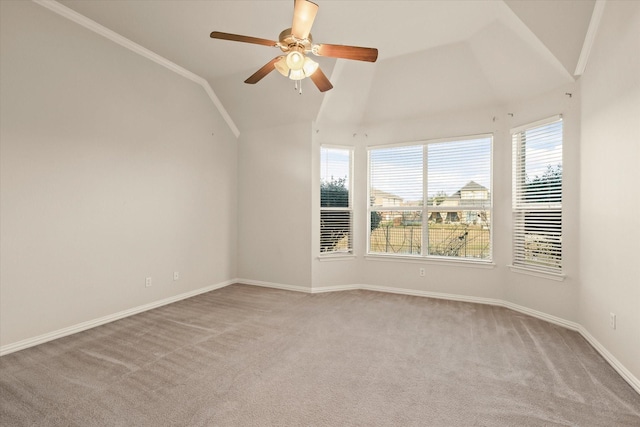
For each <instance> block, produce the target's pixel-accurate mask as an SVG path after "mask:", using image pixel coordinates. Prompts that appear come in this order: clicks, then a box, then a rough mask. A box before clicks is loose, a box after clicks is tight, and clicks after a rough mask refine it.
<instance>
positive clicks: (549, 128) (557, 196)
mask: <svg viewBox="0 0 640 427" xmlns="http://www.w3.org/2000/svg"><path fill="white" fill-rule="evenodd" d="M562 140H563V128H562V118H560V117H554V118H552V119H549V120H547V121H545V122H542V123H537V124H534V125H532V126H531V127H528V128H524V129H519V130H518V131H516V132H514V133H513V134H512V142H513V265H514V266H520V267H527V268H532V269H536V270H541V271H548V272H554V273H560V272H561V270H562Z"/></svg>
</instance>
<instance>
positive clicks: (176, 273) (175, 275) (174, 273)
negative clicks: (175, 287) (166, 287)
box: [173, 271, 180, 280]
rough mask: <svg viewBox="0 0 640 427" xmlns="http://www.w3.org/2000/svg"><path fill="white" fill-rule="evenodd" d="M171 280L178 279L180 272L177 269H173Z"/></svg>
mask: <svg viewBox="0 0 640 427" xmlns="http://www.w3.org/2000/svg"><path fill="white" fill-rule="evenodd" d="M173 280H180V272H179V271H174V272H173Z"/></svg>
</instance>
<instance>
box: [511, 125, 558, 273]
mask: <svg viewBox="0 0 640 427" xmlns="http://www.w3.org/2000/svg"><path fill="white" fill-rule="evenodd" d="M555 123H560V124H561V131H560V135H559V137H560V144H561V148H562V154H561V156H560V167H561V171H562V175H561V180H560V192H559V199H560V200H559V201H557V200H554V201H542V202H541V201H529V202H527V201H526V200H523V199H524V196H525V194H524V186H525V180H526V156H525V155H523V150H524V149H525V148H526V144H527V141H526V139H523V138H522V135H523V134H524V132H527V131H530V130H534V129H536V128H541V127H544V126H548V125H552V124H555ZM564 131H565V126H564V119H563V117H562V115H561V114H558V115H554V116H551V117H548V118H546V119H542V120H538V121H535V122H532V123H527V124H525V125H522V126H518V127H516V128H513V129H511V131H510V134H511V142H512V169H511V173H512V195H511V196H512V202H511V225H512V232H511V245H512V248H511V264H510V265H509V267H510V269H511V270H512V271H514V272H517V273H524V274H528V275H533V276H537V277H543V278H548V279H552V280H558V281H562V280H564V277H565V273H564V271H565V265H564V263H565V259H564V253H563V249H564V245H563V240H564V170H563V169H564V140H565V138H564ZM532 212H533V213H537V214H542V216H544V215H545V214H546V215H547V218H553V216H554V215H557V216H558V217H559V228H560V232H559V246H560V249H559V251H557V252H558V253H559V255H558V256H557V260H558V267H553V266H551V265H540V264H534V263H533V262H527V260H526V259H525V256H526V254H525V249H524V243H519V242H524V240H525V236H526V235H527V232H526V230H525V227H526V219H524V218H523V216H526V215H527V214H531V213H532ZM521 224H522V225H521ZM543 231H547V230H546V229H545V230H543Z"/></svg>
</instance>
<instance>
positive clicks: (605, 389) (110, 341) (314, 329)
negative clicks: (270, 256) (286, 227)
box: [0, 285, 640, 427]
mask: <svg viewBox="0 0 640 427" xmlns="http://www.w3.org/2000/svg"><path fill="white" fill-rule="evenodd" d="M0 392H1V407H0V424H2V425H3V426H23V425H57V426H98V425H100V426H164V425H176V426H178V425H179V426H216V425H220V426H411V425H415V426H556V425H562V426H607V427H612V426H640V395H638V394H637V393H636V392H635V391H634V390H633V389H632V388H631V387H630V386H629V385H628V384H627V383H626V382H625V381H624V380H623V379H622V378H621V377H620V376H619V375H618V374H617V373H616V372H615V371H614V370H613V368H611V367H610V366H609V365H608V364H607V363H606V362H605V361H604V359H602V358H601V357H600V356H599V355H598V354H597V353H596V351H595V350H594V349H593V348H592V347H591V346H590V345H589V344H588V343H587V342H586V341H585V340H584V339H583V338H582V337H581V336H580V335H579V334H578V333H576V332H572V331H569V330H567V329H564V328H562V327H559V326H555V325H552V324H549V323H546V322H544V321H541V320H538V319H535V318H532V317H529V316H526V315H523V314H520V313H517V312H514V311H511V310H508V309H505V308H500V307H493V306H486V305H478V304H470V303H462V302H452V301H444V300H435V299H428V298H422V297H411V296H404V295H394V294H385V293H379V292H369V291H346V292H335V293H326V294H315V295H310V294H304V293H296V292H288V291H281V290H275V289H266V288H258V287H252V286H245V285H233V286H229V287H226V288H223V289H220V290H217V291H213V292H209V293H206V294H203V295H200V296H197V297H194V298H190V299H188V300H184V301H181V302H178V303H175V304H171V305H168V306H165V307H162V308H159V309H156V310H152V311H149V312H145V313H142V314H139V315H136V316H132V317H129V318H126V319H123V320H120V321H117V322H113V323H110V324H108V325H104V326H100V327H98V328H94V329H91V330H89V331H85V332H81V333H78V334H76V335H73V336H69V337H66V338H62V339H59V340H56V341H52V342H50V343H46V344H43V345H40V346H37V347H33V348H30V349H27V350H23V351H20V352H17V353H13V354H9V355H7V356H4V357H2V358H0Z"/></svg>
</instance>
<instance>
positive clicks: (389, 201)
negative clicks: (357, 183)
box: [371, 188, 403, 207]
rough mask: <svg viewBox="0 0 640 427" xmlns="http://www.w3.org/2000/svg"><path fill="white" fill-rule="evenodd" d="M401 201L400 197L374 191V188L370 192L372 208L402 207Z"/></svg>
mask: <svg viewBox="0 0 640 427" xmlns="http://www.w3.org/2000/svg"><path fill="white" fill-rule="evenodd" d="M402 200H403V199H402V197H400V196H396V195H395V194H391V193H387V192H386V191H382V190H376V189H375V188H374V189H373V190H371V201H372V202H373V204H372V206H384V207H390V206H402Z"/></svg>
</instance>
